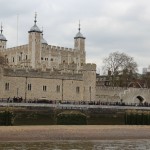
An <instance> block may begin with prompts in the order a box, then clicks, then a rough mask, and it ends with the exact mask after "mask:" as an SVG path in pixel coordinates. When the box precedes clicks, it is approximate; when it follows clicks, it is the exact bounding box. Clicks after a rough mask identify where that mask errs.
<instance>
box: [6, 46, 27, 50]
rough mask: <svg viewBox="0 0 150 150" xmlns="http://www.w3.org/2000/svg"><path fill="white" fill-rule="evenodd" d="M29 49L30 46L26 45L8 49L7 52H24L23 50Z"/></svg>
mask: <svg viewBox="0 0 150 150" xmlns="http://www.w3.org/2000/svg"><path fill="white" fill-rule="evenodd" d="M27 48H28V44H26V45H20V46H16V47H11V48H7V49H6V50H7V51H13V50H18V49H19V50H21V49H22V50H23V49H27Z"/></svg>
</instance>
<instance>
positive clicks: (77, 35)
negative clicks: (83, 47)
mask: <svg viewBox="0 0 150 150" xmlns="http://www.w3.org/2000/svg"><path fill="white" fill-rule="evenodd" d="M80 30H81V28H80V22H79V32H78V33H77V34H76V36H75V37H74V39H78V38H82V39H85V37H84V36H83V35H82V33H81V32H80Z"/></svg>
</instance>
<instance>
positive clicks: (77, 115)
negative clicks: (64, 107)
mask: <svg viewBox="0 0 150 150" xmlns="http://www.w3.org/2000/svg"><path fill="white" fill-rule="evenodd" d="M57 124H58V125H86V124H87V117H86V115H85V114H83V113H81V112H79V111H65V112H62V113H60V114H58V115H57Z"/></svg>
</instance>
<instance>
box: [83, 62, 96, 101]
mask: <svg viewBox="0 0 150 150" xmlns="http://www.w3.org/2000/svg"><path fill="white" fill-rule="evenodd" d="M82 72H83V84H84V94H83V95H84V96H83V99H84V100H88V101H94V100H95V93H96V64H84V65H83V71H82Z"/></svg>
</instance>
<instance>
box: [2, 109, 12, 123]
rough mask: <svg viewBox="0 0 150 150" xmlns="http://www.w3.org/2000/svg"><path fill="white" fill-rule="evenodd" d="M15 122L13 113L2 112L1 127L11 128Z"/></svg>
mask: <svg viewBox="0 0 150 150" xmlns="http://www.w3.org/2000/svg"><path fill="white" fill-rule="evenodd" d="M13 122H14V115H13V112H11V111H9V110H5V111H1V112H0V125H2V126H10V125H13Z"/></svg>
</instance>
